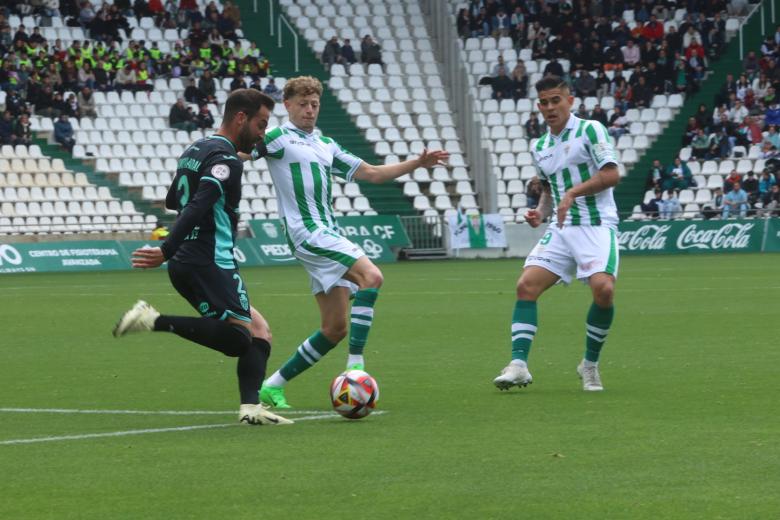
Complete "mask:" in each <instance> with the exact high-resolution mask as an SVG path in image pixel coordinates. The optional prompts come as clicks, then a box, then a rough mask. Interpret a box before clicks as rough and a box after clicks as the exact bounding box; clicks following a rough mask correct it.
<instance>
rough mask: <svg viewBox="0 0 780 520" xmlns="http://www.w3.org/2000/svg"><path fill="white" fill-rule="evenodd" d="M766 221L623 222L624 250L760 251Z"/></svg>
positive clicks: (620, 235) (620, 237) (620, 234)
mask: <svg viewBox="0 0 780 520" xmlns="http://www.w3.org/2000/svg"><path fill="white" fill-rule="evenodd" d="M764 227H765V222H764V221H763V220H707V221H654V222H623V223H621V225H620V230H619V231H618V244H619V247H620V251H621V252H622V253H628V254H630V253H642V254H647V253H661V254H668V253H706V252H718V251H723V252H735V251H760V250H761V245H762V244H761V242H762V238H763V235H764Z"/></svg>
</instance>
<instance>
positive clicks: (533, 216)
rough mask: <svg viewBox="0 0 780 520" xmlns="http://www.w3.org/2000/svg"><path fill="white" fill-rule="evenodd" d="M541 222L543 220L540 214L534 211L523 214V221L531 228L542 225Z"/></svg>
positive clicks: (530, 210)
mask: <svg viewBox="0 0 780 520" xmlns="http://www.w3.org/2000/svg"><path fill="white" fill-rule="evenodd" d="M542 220H544V219H543V218H542V214H541V213H539V211H537V210H535V209H529V210H528V211H526V212H525V221H526V222H527V223H528V225H529V226H531V227H532V228H535V227H539V224H541V223H542Z"/></svg>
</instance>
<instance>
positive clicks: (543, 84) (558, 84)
mask: <svg viewBox="0 0 780 520" xmlns="http://www.w3.org/2000/svg"><path fill="white" fill-rule="evenodd" d="M535 86H536V92H537V93H539V92H543V91H545V90H552V89H554V88H559V89H562V90H563V89H565V90H567V91H568V90H569V85H568V84H567V83H566V82H565V81H564V80H563V78H562V77H560V76H556V75H554V74H548V75H547V76H545V77H543V78H542V79H540V80H539V81H537V82H536V85H535Z"/></svg>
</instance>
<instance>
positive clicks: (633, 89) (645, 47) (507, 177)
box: [451, 1, 726, 222]
mask: <svg viewBox="0 0 780 520" xmlns="http://www.w3.org/2000/svg"><path fill="white" fill-rule="evenodd" d="M451 4H452V7H453V12H454V13H456V23H457V27H458V33H459V35H460V36H461V37H462V41H461V43H462V47H461V48H462V56H463V59H464V61H465V63H466V64H467V66H468V68H469V70H470V72H471V76H470V77H471V80H472V82H473V83H472V84H473V87H474V94H475V97H476V98H477V99H478V100H479V103H478V106H479V108H480V110H481V113H480V118H481V121H482V124H483V125H485V128H486V131H485V134H486V135H483V143H484V146H485V147H487V148H488V149H490V150H491V152H492V154H493V164H494V168H495V175H496V178H497V179H498V181H497V182H498V187H497V188H498V193H499V196H498V205H499V212H500V213H501V214H503V215H504V218H505V220H507V221H511V220H516V221H519V222H521V221H522V220H523V214H524V213H525V211H526V207H525V206H526V203H527V200H528V199H527V197H526V196H524V195H525V189H526V184H527V183H528V181H529V180H531V179H532V178H534V177H535V170H534V167H533V165H532V164H531V157H530V154H529V153H528V149H529V147H530V146H533V143H534V140H535V138H536V137H538V135H539V134H540V133H542V132H543V131H545V129H544V128H543V121H542V120H541V118H540V117H539V115H538V114H536V113H535V109H534V100H535V98H536V92H535V89H534V87H533V85H534V83H535V82H536V81H538V80H539V79H540V78H541V77H542V76H543V75H544V74H547V73H556V74H558V75H563V76H564V77H565V78H566V79H567V81H568V82H569V84H570V86H571V87H572V89H573V93H574V95H575V96H576V98H575V103H574V109H575V110H577V115H578V116H580V117H585V118H587V119H597V118H601V120H602V122H604V123H605V126H607V127H608V128H609V130H610V134H612V136H613V138H614V139H615V141H616V148H617V150H618V153H619V156H620V157H619V159H620V161H621V162H622V165H623V167H624V168H623V169H622V170H621V174H622V175H625V174H626V169H630V168H631V166H632V165H633V164H635V163H636V162H637V161H638V160H639V158H640V157H641V155H642V153H643V152H644V150H646V149H647V148H649V147H650V146H651V145H652V143H653V140H654V139H655V137H656V136H658V135H659V134H661V132H663V131H664V129H665V128H666V125H667V123H668V122H669V121H671V120H672V119H673V118H674V116H675V114H676V113H677V111H678V110H679V109H680V108H681V107H682V105H683V103H684V99H685V96H686V94H689V93H691V92H695V91H696V90H697V89H698V85H699V83H700V82H701V81H702V79H703V78H704V74H705V71H706V68H707V61H708V60H710V59H717V57H718V55H719V54H720V53H721V52H723V48H724V45H725V42H726V21H725V13H724V12H722V9H720V7H719V6H717V5H716V4H717V3H704V2H701V3H700V4H701V6H700V7H701V8H702V9H701V11H700V12H699V13H697V14H696V15H694V14H692V13H688V12H687V10H686V9H684V8H683V9H676V10H675V9H669V8H668V7H667V5H668V3H667V2H655V1H651V2H642V3H636V6H634V3H628V4H629V5H626V6H625V7H636V9H620V6H618V5H617V4H615V5H614V6H613V7H614V10H613V11H606V10H607V9H609V7H607V5H612V4H605V6H602V7H603V10H602V11H601V12H598V9H601V8H598V9H594V6H593V5H592V4H591V5H586V4H584V3H580V2H571V3H562V4H556V3H546V4H543V5H542V7H541V10H540V11H538V12H532V11H531V10H530V9H529V8H528V6H527V5H523V4H517V3H515V2H502V1H497V2H493V3H490V4H486V7H482V8H481V7H480V5H481V4H479V3H474V2H471V3H464V2H457V1H453V2H451ZM678 29H679V31H678ZM681 35H682V36H681ZM697 41H698V43H699V44H701V45H700V48H696V42H697ZM563 42H566V43H565V44H564V43H563ZM572 42H574V44H572ZM594 110H595V112H594ZM618 111H619V112H618ZM598 114H601V115H600V116H599V115H598ZM530 118H537V119H538V123H539V124H538V125H533V126H534V127H533V128H532V127H531V125H530V124H529V123H528V120H529V119H530ZM535 128H538V130H536V129H535Z"/></svg>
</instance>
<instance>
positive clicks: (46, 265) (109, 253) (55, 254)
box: [0, 240, 130, 273]
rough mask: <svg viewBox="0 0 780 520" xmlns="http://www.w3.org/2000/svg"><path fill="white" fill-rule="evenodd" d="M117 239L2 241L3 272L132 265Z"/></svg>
mask: <svg viewBox="0 0 780 520" xmlns="http://www.w3.org/2000/svg"><path fill="white" fill-rule="evenodd" d="M129 268H130V260H129V258H128V256H127V254H125V251H124V249H122V248H121V247H120V246H119V243H118V242H117V241H115V240H94V241H80V242H35V243H14V244H0V273H34V272H47V271H61V272H66V271H108V270H114V269H129Z"/></svg>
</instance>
